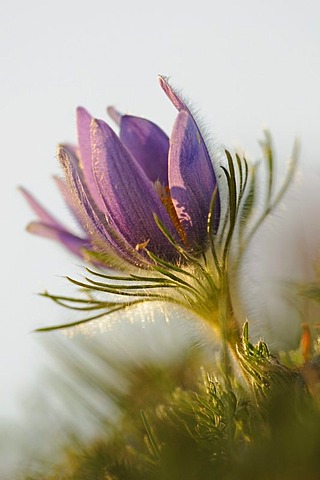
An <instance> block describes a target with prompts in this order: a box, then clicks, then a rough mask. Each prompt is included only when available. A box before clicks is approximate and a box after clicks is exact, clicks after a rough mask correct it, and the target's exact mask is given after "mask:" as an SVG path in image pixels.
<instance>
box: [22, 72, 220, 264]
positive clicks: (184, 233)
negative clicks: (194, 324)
mask: <svg viewBox="0 0 320 480" xmlns="http://www.w3.org/2000/svg"><path fill="white" fill-rule="evenodd" d="M160 84H161V86H162V88H163V90H164V91H165V93H166V94H167V96H168V97H169V98H170V100H171V101H172V103H173V104H174V105H175V107H176V108H177V109H178V116H177V119H176V121H175V124H174V127H173V131H172V134H171V138H170V139H169V138H168V137H167V135H166V134H165V133H164V132H163V131H162V130H161V129H160V128H159V127H158V126H157V125H155V124H154V123H152V122H150V121H149V120H146V119H143V118H139V117H135V116H132V115H120V114H119V113H118V112H117V111H116V110H115V109H114V108H112V107H111V108H109V109H108V112H109V114H110V116H111V117H112V118H113V120H115V121H116V123H118V125H119V129H120V134H119V137H118V136H117V135H116V134H115V133H114V131H113V130H112V129H111V128H110V127H109V125H108V124H107V123H105V122H104V121H102V120H97V119H94V118H92V117H91V115H90V114H89V113H88V112H87V111H86V110H85V109H83V108H81V107H80V108H78V110H77V128H78V147H76V148H75V147H71V146H68V145H64V146H61V147H59V150H58V156H59V159H60V162H61V164H62V167H63V169H64V173H65V180H61V179H56V181H57V183H58V186H59V189H60V190H61V192H62V194H63V196H64V199H65V201H66V203H67V205H68V206H69V208H70V209H71V211H72V213H73V214H74V216H75V218H76V219H77V220H78V223H79V224H80V226H81V229H82V230H83V235H82V236H77V235H75V234H73V233H71V232H70V231H69V229H68V228H66V227H64V226H63V225H62V224H61V223H60V222H59V221H57V220H56V219H55V218H54V217H52V216H51V215H50V214H49V213H48V212H47V211H46V210H45V209H44V208H43V207H42V206H40V204H39V203H38V202H37V201H36V200H35V199H34V198H33V197H32V196H31V195H30V193H28V192H27V191H26V190H25V189H22V192H23V193H24V195H25V197H26V198H27V200H28V202H29V203H30V205H31V207H32V208H33V210H34V211H35V213H36V214H37V216H38V218H39V220H38V221H35V222H32V223H31V224H30V225H29V226H28V229H29V231H31V232H32V233H36V234H39V235H42V236H46V237H50V238H53V239H55V240H58V241H59V242H61V243H62V244H63V245H64V246H65V247H67V248H68V249H69V250H71V251H72V252H73V253H76V254H78V255H81V256H83V254H84V252H86V251H95V252H98V253H99V254H102V255H105V258H106V259H109V260H110V259H112V258H113V259H114V258H121V259H123V260H125V261H128V262H129V263H131V264H136V265H139V266H147V264H148V263H149V262H151V260H150V258H149V256H148V255H147V253H146V250H147V251H149V252H151V253H152V254H154V255H156V256H157V257H160V258H161V259H163V260H166V261H169V262H171V263H175V262H179V259H180V253H179V249H180V248H176V246H177V245H178V246H180V247H182V248H184V249H185V250H187V251H189V252H192V253H194V254H198V253H200V252H203V251H204V250H205V249H206V245H207V218H208V214H209V210H210V203H211V199H212V195H213V192H214V189H215V187H216V178H215V174H214V170H213V166H212V161H211V159H210V156H209V153H208V150H207V147H206V145H205V143H204V140H203V137H202V135H201V133H200V130H199V128H198V126H197V124H196V122H195V120H194V118H193V116H192V114H191V113H190V110H189V109H188V108H187V106H186V105H185V103H184V102H183V101H182V100H181V98H179V97H178V95H177V94H176V93H175V92H174V91H173V90H172V88H171V87H170V86H169V84H168V82H167V80H166V79H165V78H163V77H160ZM218 204H219V202H217V205H218ZM219 213H220V212H219V207H218V206H217V208H216V210H215V216H216V220H218V217H219ZM109 260H106V263H107V266H108V265H109V266H110V265H111V264H112V262H111V261H110V262H109Z"/></svg>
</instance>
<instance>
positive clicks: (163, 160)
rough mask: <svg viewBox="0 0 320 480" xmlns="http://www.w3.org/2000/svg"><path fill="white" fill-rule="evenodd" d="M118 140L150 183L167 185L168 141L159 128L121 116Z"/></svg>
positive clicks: (135, 118) (148, 122)
mask: <svg viewBox="0 0 320 480" xmlns="http://www.w3.org/2000/svg"><path fill="white" fill-rule="evenodd" d="M120 140H121V141H122V143H123V144H124V145H125V146H126V147H127V148H128V150H129V151H130V153H131V154H132V155H133V156H134V158H135V159H136V160H137V162H138V163H139V165H140V166H141V168H142V169H143V171H144V172H145V174H146V175H147V177H148V178H149V179H150V180H151V181H152V182H155V181H156V180H160V182H161V183H162V184H163V185H164V186H167V185H168V152H169V139H168V137H167V135H166V134H165V133H164V132H163V131H162V130H161V128H159V127H158V126H157V125H156V124H154V123H153V122H150V121H149V120H146V119H144V118H139V117H134V116H132V115H122V117H121V120H120Z"/></svg>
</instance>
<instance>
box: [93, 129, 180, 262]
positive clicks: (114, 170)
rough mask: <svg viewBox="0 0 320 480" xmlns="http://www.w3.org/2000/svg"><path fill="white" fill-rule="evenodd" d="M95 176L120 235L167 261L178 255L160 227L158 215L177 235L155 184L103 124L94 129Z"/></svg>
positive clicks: (134, 245)
mask: <svg viewBox="0 0 320 480" xmlns="http://www.w3.org/2000/svg"><path fill="white" fill-rule="evenodd" d="M91 143H92V145H93V148H92V159H93V172H94V175H95V178H96V181H97V185H98V187H99V189H100V193H101V196H102V198H103V200H104V203H105V208H106V210H107V212H108V215H109V217H110V218H111V219H113V221H114V223H115V224H116V226H117V228H118V231H119V232H120V233H121V234H122V235H123V237H124V238H125V239H126V240H127V241H128V242H129V243H130V244H131V245H132V246H133V248H135V247H137V246H138V245H141V244H147V245H148V249H149V250H150V251H152V252H154V253H156V254H157V255H160V256H162V257H165V258H171V259H172V258H175V257H177V253H176V251H175V249H174V248H173V247H172V245H171V244H170V243H169V241H168V240H167V239H166V237H165V236H164V235H163V234H162V233H161V231H160V230H159V228H158V227H157V225H156V223H155V221H154V217H153V215H154V214H155V215H157V216H158V217H159V219H160V220H161V221H162V222H163V223H164V225H165V226H166V228H167V229H168V230H169V231H170V233H171V234H172V235H173V236H175V237H177V236H176V232H175V230H174V228H173V225H172V223H171V221H170V218H169V216H168V214H167V212H166V210H165V208H164V206H163V205H162V203H161V200H160V199H159V197H158V196H157V194H156V192H155V190H154V187H153V185H152V183H151V181H150V180H149V179H148V178H147V177H146V175H145V174H144V172H143V170H142V169H141V167H140V166H139V164H138V163H137V162H136V161H135V159H134V158H133V157H132V156H131V155H130V153H129V152H128V150H127V149H126V148H125V147H124V146H123V145H122V143H121V142H120V140H119V138H118V137H117V136H116V134H115V133H114V132H113V130H112V129H111V128H110V127H109V126H108V125H107V124H106V123H105V122H103V121H102V120H94V121H93V122H92V126H91Z"/></svg>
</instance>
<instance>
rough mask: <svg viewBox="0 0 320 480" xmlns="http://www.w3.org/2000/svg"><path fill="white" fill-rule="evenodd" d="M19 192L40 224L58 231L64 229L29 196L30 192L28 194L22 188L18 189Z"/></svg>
mask: <svg viewBox="0 0 320 480" xmlns="http://www.w3.org/2000/svg"><path fill="white" fill-rule="evenodd" d="M19 190H20V191H21V193H22V195H23V196H24V198H25V199H26V200H27V202H28V204H29V205H30V207H31V208H32V210H33V211H34V213H35V214H36V215H37V217H38V218H39V219H40V220H41V222H42V223H45V224H47V225H51V226H54V227H57V228H60V229H64V226H63V225H62V224H61V223H60V222H59V221H58V220H56V219H55V218H54V217H53V216H52V215H51V213H49V212H48V211H47V210H46V209H45V208H44V207H43V206H42V205H41V204H40V203H39V202H38V201H37V200H36V199H35V198H34V196H33V195H31V193H30V192H28V190H27V189H25V188H24V187H19Z"/></svg>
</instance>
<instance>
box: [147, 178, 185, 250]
mask: <svg viewBox="0 0 320 480" xmlns="http://www.w3.org/2000/svg"><path fill="white" fill-rule="evenodd" d="M154 189H155V191H156V193H157V194H158V196H159V198H160V200H161V202H162V204H163V206H164V207H165V209H166V210H167V213H168V215H169V217H170V220H171V221H172V223H173V226H174V228H175V229H176V231H177V233H178V235H179V237H180V238H181V240H182V242H183V243H184V244H185V245H186V246H188V239H187V235H186V232H185V231H184V229H183V226H182V225H181V222H180V220H179V217H178V215H177V212H176V209H175V208H174V204H173V201H172V198H171V195H170V188H169V187H165V186H164V185H163V184H162V183H161V182H160V180H156V181H155V182H154Z"/></svg>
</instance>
